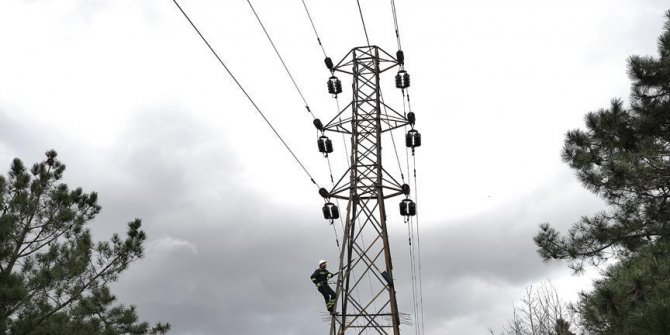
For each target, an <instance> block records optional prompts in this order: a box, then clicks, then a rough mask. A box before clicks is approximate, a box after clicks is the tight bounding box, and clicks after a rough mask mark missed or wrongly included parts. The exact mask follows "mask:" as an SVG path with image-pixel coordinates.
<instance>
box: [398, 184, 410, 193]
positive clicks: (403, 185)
mask: <svg viewBox="0 0 670 335" xmlns="http://www.w3.org/2000/svg"><path fill="white" fill-rule="evenodd" d="M400 189H401V190H402V194H404V195H409V185H407V184H402V187H401V188H400Z"/></svg>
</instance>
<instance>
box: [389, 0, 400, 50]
mask: <svg viewBox="0 0 670 335" xmlns="http://www.w3.org/2000/svg"><path fill="white" fill-rule="evenodd" d="M391 10H392V12H393V25H394V27H395V37H396V40H397V41H398V50H402V47H401V46H400V30H399V29H398V11H397V10H396V9H395V0H391Z"/></svg>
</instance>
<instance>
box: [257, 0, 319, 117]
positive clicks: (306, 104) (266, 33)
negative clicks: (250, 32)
mask: <svg viewBox="0 0 670 335" xmlns="http://www.w3.org/2000/svg"><path fill="white" fill-rule="evenodd" d="M247 3H248V4H249V7H251V11H252V12H254V16H256V20H258V23H259V24H260V25H261V28H263V32H264V33H265V36H267V38H268V41H270V44H272V48H273V49H274V50H275V53H276V54H277V57H279V60H280V61H281V63H282V65H284V69H286V73H288V76H289V78H291V82H293V86H295V89H296V90H297V91H298V94H300V98H302V101H303V102H304V103H305V108H306V109H307V111H308V112H309V114H311V115H312V118H314V119H316V116H314V113H312V110H311V109H310V108H309V104H308V103H307V99H305V96H304V95H303V94H302V91H301V90H300V88H299V87H298V84H296V82H295V79H293V75H291V71H289V69H288V66H286V63H285V62H284V59H283V58H282V56H281V55H280V54H279V51H278V50H277V46H275V43H274V42H273V41H272V38H271V37H270V34H269V33H268V31H267V29H265V25H263V22H262V21H261V18H260V17H259V16H258V13H256V10H255V9H254V6H253V5H252V4H251V0H247Z"/></svg>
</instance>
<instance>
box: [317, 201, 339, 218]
mask: <svg viewBox="0 0 670 335" xmlns="http://www.w3.org/2000/svg"><path fill="white" fill-rule="evenodd" d="M321 211H322V212H323V218H324V219H326V220H335V219H339V218H340V210H339V209H338V208H337V205H335V204H333V203H332V202H327V203H326V204H325V205H323V207H322V208H321Z"/></svg>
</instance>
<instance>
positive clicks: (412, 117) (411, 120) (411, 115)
mask: <svg viewBox="0 0 670 335" xmlns="http://www.w3.org/2000/svg"><path fill="white" fill-rule="evenodd" d="M407 122H409V124H411V125H414V123H415V122H416V115H414V112H409V113H407Z"/></svg>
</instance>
